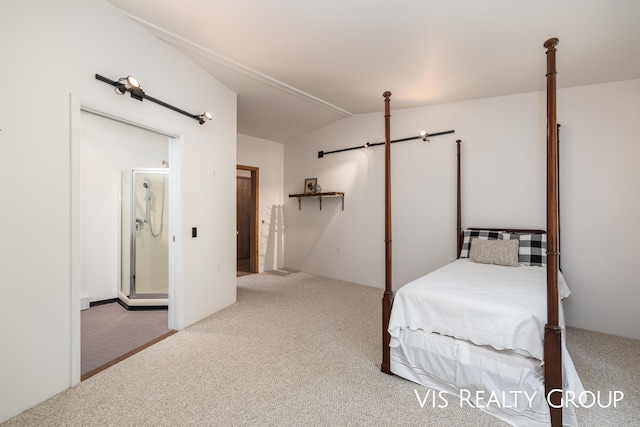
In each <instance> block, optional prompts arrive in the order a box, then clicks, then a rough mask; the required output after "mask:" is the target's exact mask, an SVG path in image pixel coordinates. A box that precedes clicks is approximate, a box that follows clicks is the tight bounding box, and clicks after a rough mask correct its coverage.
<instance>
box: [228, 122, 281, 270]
mask: <svg viewBox="0 0 640 427" xmlns="http://www.w3.org/2000/svg"><path fill="white" fill-rule="evenodd" d="M283 163H284V146H283V145H282V144H281V143H279V142H273V141H268V140H266V139H260V138H255V137H252V136H248V135H242V134H238V164H239V165H244V166H252V167H257V168H259V183H258V184H259V188H258V193H259V194H258V198H259V200H258V217H259V218H258V222H259V227H260V229H259V233H258V240H259V241H258V258H259V261H258V271H259V272H263V271H270V270H277V269H278V268H282V266H283V264H284V230H283V216H282V212H283V209H282V207H283V204H284V200H283V191H282V189H283V182H284V166H283Z"/></svg>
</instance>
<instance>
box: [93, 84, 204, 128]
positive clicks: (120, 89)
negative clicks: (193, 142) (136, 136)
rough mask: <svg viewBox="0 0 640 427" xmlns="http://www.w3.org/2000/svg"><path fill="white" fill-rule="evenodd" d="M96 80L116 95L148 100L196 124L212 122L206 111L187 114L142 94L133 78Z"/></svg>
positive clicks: (142, 91)
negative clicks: (182, 115)
mask: <svg viewBox="0 0 640 427" xmlns="http://www.w3.org/2000/svg"><path fill="white" fill-rule="evenodd" d="M96 80H100V81H101V82H104V83H107V84H109V85H111V86H113V87H114V91H115V92H116V93H117V94H118V95H124V94H125V93H127V92H129V93H130V94H131V97H132V98H133V99H137V100H138V101H141V102H142V101H143V100H145V99H146V100H149V101H151V102H154V103H156V104H158V105H162V106H163V107H166V108H168V109H170V110H173V111H175V112H177V113H180V114H184V115H185V116H187V117H190V118H192V119H194V120H197V121H198V123H200V124H204V122H205V121H207V120H212V119H213V115H212V114H211V113H209V112H208V111H205V112H204V113H202V114H191V113H188V112H186V111H184V110H182V109H180V108H178V107H174V106H173V105H171V104H167V103H166V102H164V101H160V100H159V99H156V98H154V97H152V96H150V95H148V94H146V93H145V92H144V90H142V88H141V87H140V82H138V80H136V78H135V77H133V76H127V77H122V78H120V79H118V80H117V81H113V80H111V79H108V78H106V77H103V76H101V75H100V74H96Z"/></svg>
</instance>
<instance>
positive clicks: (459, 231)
mask: <svg viewBox="0 0 640 427" xmlns="http://www.w3.org/2000/svg"><path fill="white" fill-rule="evenodd" d="M461 142H462V140H460V139H458V140H456V146H457V156H458V162H457V165H458V166H457V169H458V170H457V174H456V175H457V178H456V182H457V189H456V193H457V199H456V200H457V201H456V211H457V219H456V231H457V234H456V236H457V238H456V250H457V252H456V258H460V251H461V250H462V197H461V191H460V143H461Z"/></svg>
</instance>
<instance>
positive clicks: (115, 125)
mask: <svg viewBox="0 0 640 427" xmlns="http://www.w3.org/2000/svg"><path fill="white" fill-rule="evenodd" d="M71 103H72V115H71V126H72V132H71V134H72V137H71V211H72V214H71V230H72V232H71V236H72V237H71V273H72V274H71V385H72V386H73V385H76V384H78V383H79V382H80V380H81V379H82V352H83V349H82V348H81V347H82V346H81V341H83V340H82V339H81V338H82V335H83V332H82V329H83V328H82V327H81V320H82V318H83V317H84V316H81V310H80V309H81V308H83V313H88V312H89V311H90V310H91V309H92V306H95V305H96V304H98V305H100V304H101V303H109V302H115V301H117V300H118V298H117V292H118V284H119V277H120V274H119V268H120V263H121V257H120V256H119V255H120V253H119V249H120V248H121V247H122V242H121V235H120V223H121V221H122V218H120V215H119V212H120V209H119V207H118V206H119V203H120V199H121V198H122V195H121V194H120V193H119V190H120V180H119V178H120V177H121V171H122V170H123V169H125V170H132V169H135V168H139V167H143V168H157V169H158V170H161V171H162V172H163V174H162V176H163V177H165V180H164V184H165V190H167V193H166V194H164V193H162V194H161V193H158V192H157V191H156V193H157V194H155V193H154V192H153V189H154V187H155V188H156V190H159V189H161V188H162V187H163V186H162V184H163V183H162V182H161V181H159V182H155V181H152V177H149V179H148V181H146V182H145V181H144V177H142V187H143V188H144V184H145V183H146V184H147V186H148V187H151V191H150V192H149V193H150V194H149V205H150V206H149V208H150V211H149V218H148V222H147V223H146V224H145V225H146V227H145V228H149V223H150V222H152V225H153V231H154V233H155V234H156V235H158V236H159V237H160V235H162V234H167V235H170V236H171V239H170V240H169V247H168V253H167V251H164V252H163V254H164V255H163V256H162V257H163V258H166V259H167V262H168V265H167V268H166V269H165V270H168V271H167V272H166V274H165V275H164V276H168V277H167V280H166V281H167V286H166V287H167V288H168V289H167V290H166V291H164V292H166V294H167V295H165V298H166V300H167V301H168V305H169V307H168V310H167V303H165V304H164V307H163V311H164V319H165V320H164V321H163V322H162V323H163V324H164V327H165V328H166V329H180V328H181V322H180V321H179V319H180V314H181V312H182V304H181V303H182V301H180V298H176V295H179V292H177V289H176V286H177V280H176V277H177V276H178V273H179V272H178V271H177V265H179V262H178V261H179V260H178V257H179V252H178V251H177V248H176V245H177V243H175V242H176V240H177V239H176V235H178V234H179V233H178V230H179V227H177V224H178V223H179V213H178V211H177V210H175V209H172V207H174V206H178V205H179V197H178V196H179V194H178V191H177V188H179V182H178V181H179V180H178V177H179V163H180V162H179V161H178V160H179V147H180V145H181V142H182V139H181V137H180V136H179V135H174V134H171V133H170V132H166V131H163V130H162V129H160V128H154V127H149V126H145V125H140V124H138V123H134V122H131V121H129V120H127V119H124V118H122V117H119V116H118V115H117V114H115V113H114V112H112V111H108V109H103V108H100V109H97V108H96V107H95V106H94V107H88V106H85V105H83V104H82V102H81V100H80V99H79V98H78V97H76V96H73V95H72V97H71ZM170 164H171V165H172V167H171V168H169V165H170ZM141 191H143V190H141ZM143 193H144V194H145V195H146V192H144V191H143ZM163 194H164V199H163V198H162V196H163ZM154 197H156V199H157V200H156V202H157V203H155V206H154V201H153V199H154ZM165 203H166V206H165ZM143 204H145V206H146V199H144V203H143ZM162 206H164V208H165V212H164V218H162ZM154 208H160V209H156V210H158V213H157V215H156V216H153V215H152V214H153V213H154V212H153V210H154ZM170 212H171V215H169V213H170ZM145 218H146V216H145ZM161 223H162V227H160V224H161ZM160 228H162V231H163V233H159V230H160ZM178 237H179V236H178ZM177 241H178V242H179V239H178V240H177ZM164 292H163V293H164ZM115 305H118V304H115ZM118 306H119V305H118ZM145 308H147V307H145ZM136 314H138V313H136ZM133 323H134V324H137V323H138V322H137V321H136V322H133ZM128 324H131V323H128ZM123 329H124V328H120V329H119V330H123ZM166 329H165V330H166ZM103 338H104V339H103V341H110V339H108V338H107V337H103ZM84 343H86V341H85V342H84ZM84 343H83V345H84ZM127 354H129V353H127Z"/></svg>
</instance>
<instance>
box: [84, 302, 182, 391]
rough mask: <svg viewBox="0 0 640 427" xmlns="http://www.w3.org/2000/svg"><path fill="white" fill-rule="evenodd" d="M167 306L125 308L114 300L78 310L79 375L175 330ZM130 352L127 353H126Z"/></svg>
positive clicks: (91, 372)
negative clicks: (165, 307)
mask: <svg viewBox="0 0 640 427" xmlns="http://www.w3.org/2000/svg"><path fill="white" fill-rule="evenodd" d="M167 324H168V311H167V310H127V309H125V308H124V307H122V306H121V305H120V304H118V303H117V302H113V303H109V304H103V305H97V306H94V307H91V308H89V309H87V310H83V311H82V312H81V318H80V329H81V341H80V353H81V362H80V364H81V373H80V376H81V379H82V380H85V379H86V378H88V377H90V376H91V375H93V374H95V373H97V372H99V371H100V370H101V368H103V369H104V368H106V367H108V366H111V364H113V363H112V362H114V363H115V362H117V361H119V360H122V359H123V358H124V356H126V355H128V353H132V352H135V350H139V349H140V347H143V348H144V346H146V344H148V343H150V342H151V343H153V342H156V341H158V340H159V339H161V338H164V337H165V336H168V335H170V334H171V333H173V332H175V331H172V330H171V329H169V328H168V327H167ZM129 355H130V354H129ZM105 365H106V366H105Z"/></svg>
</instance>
